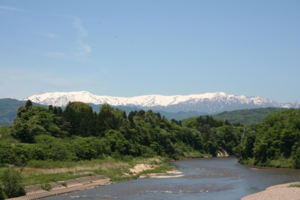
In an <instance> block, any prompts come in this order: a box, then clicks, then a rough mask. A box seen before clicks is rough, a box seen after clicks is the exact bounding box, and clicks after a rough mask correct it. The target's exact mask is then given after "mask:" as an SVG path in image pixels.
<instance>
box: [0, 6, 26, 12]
mask: <svg viewBox="0 0 300 200" xmlns="http://www.w3.org/2000/svg"><path fill="white" fill-rule="evenodd" d="M0 9H3V10H11V11H18V12H31V11H28V10H24V9H20V8H15V7H11V6H0Z"/></svg>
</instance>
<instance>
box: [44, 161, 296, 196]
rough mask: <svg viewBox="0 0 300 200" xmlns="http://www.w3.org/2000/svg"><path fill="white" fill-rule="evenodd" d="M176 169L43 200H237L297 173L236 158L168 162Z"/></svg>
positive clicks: (289, 178)
mask: <svg viewBox="0 0 300 200" xmlns="http://www.w3.org/2000/svg"><path fill="white" fill-rule="evenodd" d="M169 164H170V165H172V166H176V167H178V168H179V171H181V172H182V173H183V175H184V176H182V177H179V178H140V179H137V180H132V181H125V182H121V183H117V184H112V185H108V186H101V187H96V188H93V189H89V190H84V191H78V192H73V193H68V194H63V195H59V196H54V197H47V198H44V199H45V200H53V199H59V200H67V199H68V200H69V199H74V198H75V199H91V200H95V199H103V198H102V197H101V196H103V195H112V196H113V198H118V199H132V200H135V199H154V200H166V199H168V200H175V199H185V200H186V199H188V200H189V199H213V200H227V199H228V200H238V199H240V198H242V197H244V196H247V195H249V194H253V193H256V192H260V191H263V190H264V189H265V188H267V187H269V186H272V185H276V184H283V183H288V182H293V181H300V170H295V169H277V168H265V167H253V166H248V165H241V164H239V163H238V162H237V159H236V158H233V157H226V158H203V159H191V160H180V161H175V162H171V163H169Z"/></svg>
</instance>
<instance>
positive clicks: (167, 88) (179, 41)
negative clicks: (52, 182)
mask: <svg viewBox="0 0 300 200" xmlns="http://www.w3.org/2000/svg"><path fill="white" fill-rule="evenodd" d="M299 10H300V1H298V0H290V1H282V0H280V1H276V0H266V1H260V0H257V1H255V0H254V1H240V0H228V1H221V0H215V1H208V0H203V1H201V0H187V1H184V0H180V1H177V0H164V1H161V0H151V1H150V0H147V1H146V0H145V1H140V0H136V1H131V0H127V1H121V0H118V1H113V0H100V1H96V0H65V1H61V0H51V1H50V0H45V1H40V0H30V1H24V0H0V26H1V30H0V98H7V97H9V98H17V99H21V98H24V97H28V96H30V95H33V94H41V93H45V92H55V91H58V92H71V91H82V90H85V91H89V92H91V93H93V94H97V95H108V96H125V97H132V96H138V95H147V94H161V95H188V94H201V93H205V92H225V93H227V94H235V95H240V94H244V95H247V96H261V97H264V98H269V99H272V100H275V101H278V102H289V101H296V100H300V89H299V86H300V12H299Z"/></svg>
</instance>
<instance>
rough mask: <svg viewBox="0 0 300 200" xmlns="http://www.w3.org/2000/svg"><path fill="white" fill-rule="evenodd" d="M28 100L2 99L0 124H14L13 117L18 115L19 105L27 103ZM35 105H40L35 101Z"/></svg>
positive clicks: (0, 103) (0, 101) (0, 102)
mask: <svg viewBox="0 0 300 200" xmlns="http://www.w3.org/2000/svg"><path fill="white" fill-rule="evenodd" d="M25 103H26V101H19V100H17V99H9V98H6V99H0V126H11V125H13V119H14V118H15V117H16V113H17V110H18V108H19V106H21V105H23V106H24V105H25ZM33 105H39V104H37V103H33Z"/></svg>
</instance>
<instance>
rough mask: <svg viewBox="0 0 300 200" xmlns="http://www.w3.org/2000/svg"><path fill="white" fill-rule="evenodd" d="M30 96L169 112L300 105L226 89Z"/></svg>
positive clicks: (42, 100) (52, 102)
mask: <svg viewBox="0 0 300 200" xmlns="http://www.w3.org/2000/svg"><path fill="white" fill-rule="evenodd" d="M28 99H30V100H31V101H32V102H36V103H39V104H44V105H53V106H66V105H67V104H68V102H69V101H81V102H85V103H93V104H104V103H108V104H110V105H113V106H135V107H139V108H142V109H153V110H164V111H169V112H179V111H185V112H188V111H198V112H207V113H214V112H221V111H229V110H237V109H247V108H265V107H281V108H299V107H300V101H296V102H290V103H278V102H275V101H273V100H269V99H265V98H262V97H258V96H255V97H247V96H245V95H228V94H225V93H224V92H216V93H205V94H192V95H175V96H163V95H144V96H135V97H111V96H98V95H93V94H91V93H89V92H86V91H80V92H53V93H45V94H40V95H32V96H30V97H28V98H25V99H23V100H28Z"/></svg>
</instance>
